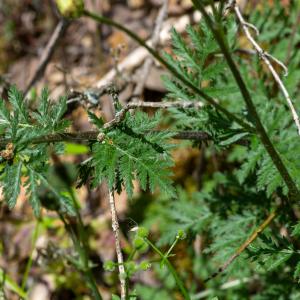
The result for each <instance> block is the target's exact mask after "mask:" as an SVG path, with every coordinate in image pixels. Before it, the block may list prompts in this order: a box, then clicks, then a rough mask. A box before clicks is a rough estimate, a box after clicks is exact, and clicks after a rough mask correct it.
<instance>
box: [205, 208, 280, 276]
mask: <svg viewBox="0 0 300 300" xmlns="http://www.w3.org/2000/svg"><path fill="white" fill-rule="evenodd" d="M276 216H277V212H276V211H274V212H272V213H271V214H270V215H269V216H268V217H267V218H266V219H265V220H264V222H263V223H262V224H261V225H260V226H258V227H257V228H256V229H255V231H254V232H253V233H252V234H251V236H250V237H249V238H248V239H247V240H246V241H245V242H244V243H243V244H242V245H241V246H240V247H239V248H238V249H237V251H236V252H235V253H234V254H233V255H232V256H231V257H230V258H229V259H228V260H227V261H226V262H225V263H224V264H223V265H222V266H221V267H220V268H219V269H218V271H217V272H215V273H213V274H212V275H211V276H210V277H208V278H207V279H206V280H205V281H204V282H207V281H209V280H211V279H213V278H215V277H217V276H218V275H220V274H221V273H223V272H224V271H225V270H226V269H227V268H228V267H229V266H230V265H231V264H232V263H233V262H234V261H235V260H236V259H237V258H238V257H239V256H240V255H241V253H242V252H243V251H244V250H245V249H246V248H247V247H248V246H249V245H250V244H251V243H252V242H253V241H254V240H255V239H256V238H257V237H258V236H259V234H260V233H262V232H263V231H264V230H265V229H266V228H267V227H268V226H269V224H270V223H271V222H272V221H273V219H274V218H275V217H276Z"/></svg>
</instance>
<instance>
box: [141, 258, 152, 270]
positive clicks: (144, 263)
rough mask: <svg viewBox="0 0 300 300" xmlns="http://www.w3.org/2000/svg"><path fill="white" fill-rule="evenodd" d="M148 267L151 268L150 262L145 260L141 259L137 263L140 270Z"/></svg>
mask: <svg viewBox="0 0 300 300" xmlns="http://www.w3.org/2000/svg"><path fill="white" fill-rule="evenodd" d="M150 268H151V264H150V263H149V262H148V261H146V260H144V261H142V262H141V263H140V265H139V269H140V270H142V271H147V270H149V269H150Z"/></svg>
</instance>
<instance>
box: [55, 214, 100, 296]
mask: <svg viewBox="0 0 300 300" xmlns="http://www.w3.org/2000/svg"><path fill="white" fill-rule="evenodd" d="M59 217H60V219H61V220H62V222H63V223H64V225H65V228H66V231H67V232H68V234H69V236H70V238H71V240H72V242H73V245H74V248H75V250H76V251H77V253H78V255H79V257H80V260H81V262H83V267H81V268H80V271H81V272H83V275H84V277H85V278H86V281H87V284H88V286H89V288H90V290H91V292H92V295H93V299H95V300H102V297H101V295H100V293H99V290H98V287H97V284H96V282H95V278H94V276H93V273H92V272H91V269H90V267H89V265H88V257H87V252H86V249H85V247H84V245H83V242H82V241H80V240H79V238H78V237H77V235H76V233H75V232H74V230H73V228H72V226H71V225H70V224H69V223H68V222H67V221H66V219H65V217H64V216H63V215H62V214H60V213H59Z"/></svg>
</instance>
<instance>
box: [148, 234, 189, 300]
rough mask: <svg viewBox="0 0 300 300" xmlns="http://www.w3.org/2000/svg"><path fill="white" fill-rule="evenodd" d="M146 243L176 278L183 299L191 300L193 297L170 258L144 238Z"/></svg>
mask: <svg viewBox="0 0 300 300" xmlns="http://www.w3.org/2000/svg"><path fill="white" fill-rule="evenodd" d="M144 240H145V242H146V243H147V244H148V245H149V246H150V247H151V248H152V249H153V250H154V251H155V252H156V253H157V254H158V255H159V256H160V257H161V259H162V260H163V261H164V263H165V264H166V265H167V268H168V270H169V271H170V272H171V274H172V275H173V277H174V280H175V282H176V284H177V287H178V288H179V290H180V291H181V293H182V295H183V297H184V299H185V300H191V297H190V295H189V293H188V292H187V289H186V288H185V286H184V283H183V282H182V280H181V279H180V277H179V276H178V274H177V271H176V270H175V269H174V267H173V266H172V264H171V263H170V261H169V260H168V258H166V257H165V255H164V254H163V253H162V252H161V251H160V250H159V249H158V248H157V247H156V246H155V245H154V244H152V242H151V241H150V240H148V239H147V238H144Z"/></svg>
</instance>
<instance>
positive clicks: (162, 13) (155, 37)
mask: <svg viewBox="0 0 300 300" xmlns="http://www.w3.org/2000/svg"><path fill="white" fill-rule="evenodd" d="M168 3H169V1H168V0H164V2H163V4H162V6H161V8H160V10H159V12H158V15H157V18H156V21H155V28H154V31H153V34H152V37H151V42H152V47H153V48H154V49H156V47H157V45H158V42H159V35H160V31H161V29H162V24H163V21H164V19H165V17H166V15H167V11H168ZM152 63H153V58H152V57H147V58H146V60H145V61H144V64H143V67H142V70H141V73H140V76H139V81H138V83H137V85H136V87H135V89H134V91H133V95H134V96H136V97H138V96H141V94H142V92H143V90H144V86H145V82H146V80H147V77H148V75H149V72H150V69H151V66H152ZM134 100H135V98H134Z"/></svg>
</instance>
